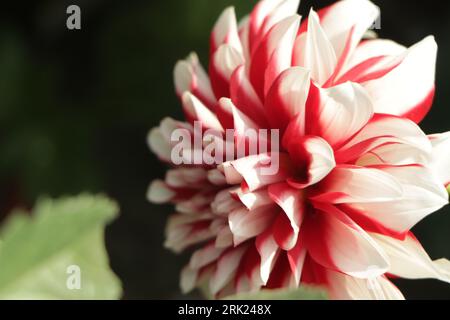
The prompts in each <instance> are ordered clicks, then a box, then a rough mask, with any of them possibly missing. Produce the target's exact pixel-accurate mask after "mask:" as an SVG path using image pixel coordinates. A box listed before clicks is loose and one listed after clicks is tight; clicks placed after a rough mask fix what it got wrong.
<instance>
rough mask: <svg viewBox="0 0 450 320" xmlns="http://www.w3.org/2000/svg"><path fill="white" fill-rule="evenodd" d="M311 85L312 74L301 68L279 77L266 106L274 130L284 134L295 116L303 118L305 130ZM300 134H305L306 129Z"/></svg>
mask: <svg viewBox="0 0 450 320" xmlns="http://www.w3.org/2000/svg"><path fill="white" fill-rule="evenodd" d="M310 83H311V80H310V72H309V71H308V70H306V69H304V68H301V67H292V68H289V69H287V70H285V71H283V72H282V73H281V74H280V75H279V76H278V78H277V79H276V80H275V82H274V83H273V85H272V87H271V88H270V90H269V92H268V94H267V97H266V101H265V104H264V106H265V110H266V112H267V116H268V119H269V122H270V125H271V127H272V128H278V129H281V131H282V132H281V134H283V131H284V130H283V129H284V128H286V127H287V125H288V124H289V122H290V121H291V119H293V118H294V117H295V116H298V117H302V127H303V128H304V118H305V104H306V99H307V98H308V93H309V87H310ZM300 134H304V129H303V131H302V132H300Z"/></svg>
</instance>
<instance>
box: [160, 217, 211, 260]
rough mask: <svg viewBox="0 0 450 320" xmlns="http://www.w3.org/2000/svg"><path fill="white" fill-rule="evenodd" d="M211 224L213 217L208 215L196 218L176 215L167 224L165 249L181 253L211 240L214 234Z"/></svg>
mask: <svg viewBox="0 0 450 320" xmlns="http://www.w3.org/2000/svg"><path fill="white" fill-rule="evenodd" d="M210 224H211V216H210V215H208V214H203V215H199V216H196V217H193V216H191V215H181V214H175V215H173V216H171V217H170V218H169V220H168V222H167V226H166V241H165V243H164V247H166V248H168V249H171V250H173V251H174V252H176V253H179V252H182V251H183V250H184V249H186V248H187V247H189V246H191V245H194V244H197V243H200V242H203V241H205V240H208V239H211V238H212V237H213V236H214V234H213V233H212V231H211V230H210V228H209V227H210Z"/></svg>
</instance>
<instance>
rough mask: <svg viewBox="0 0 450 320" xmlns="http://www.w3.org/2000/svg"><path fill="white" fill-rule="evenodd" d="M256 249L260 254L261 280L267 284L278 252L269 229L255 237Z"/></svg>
mask: <svg viewBox="0 0 450 320" xmlns="http://www.w3.org/2000/svg"><path fill="white" fill-rule="evenodd" d="M256 249H257V250H258V252H259V255H260V256H261V270H260V272H261V280H262V281H263V283H264V284H267V281H268V280H269V276H270V273H271V272H272V269H273V267H274V264H275V260H276V258H277V256H278V254H279V252H280V249H279V247H278V245H277V243H276V242H275V239H274V238H273V236H272V232H271V231H270V230H268V231H266V232H264V233H263V234H261V235H259V236H258V237H257V238H256Z"/></svg>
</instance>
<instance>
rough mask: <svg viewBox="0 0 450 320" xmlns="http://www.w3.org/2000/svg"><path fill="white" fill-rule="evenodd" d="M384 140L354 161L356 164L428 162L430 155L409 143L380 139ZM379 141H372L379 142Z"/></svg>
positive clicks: (365, 165)
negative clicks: (384, 142)
mask: <svg viewBox="0 0 450 320" xmlns="http://www.w3.org/2000/svg"><path fill="white" fill-rule="evenodd" d="M380 140H384V141H386V144H382V145H381V146H379V147H376V148H373V149H372V150H370V151H369V152H367V153H365V154H364V155H363V156H361V157H360V158H359V159H357V160H356V161H355V164H356V165H357V166H361V167H367V166H373V165H382V164H385V165H396V166H400V165H409V164H421V165H426V164H428V162H429V160H430V159H429V158H430V155H429V154H428V153H425V152H423V151H422V150H419V149H417V148H414V147H413V146H411V145H408V144H403V143H392V142H388V141H389V138H385V139H380ZM379 142H380V141H379V140H378V141H376V142H375V141H374V143H379Z"/></svg>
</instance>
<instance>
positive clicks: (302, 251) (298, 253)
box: [287, 239, 307, 286]
mask: <svg viewBox="0 0 450 320" xmlns="http://www.w3.org/2000/svg"><path fill="white" fill-rule="evenodd" d="M306 254H307V249H306V247H305V244H304V242H303V240H302V239H299V240H298V241H297V244H296V245H295V247H294V248H292V250H290V251H288V252H287V257H288V260H289V266H290V267H291V271H292V274H293V275H294V279H295V284H296V286H299V285H300V280H301V277H302V271H303V265H304V263H305V259H306Z"/></svg>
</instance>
